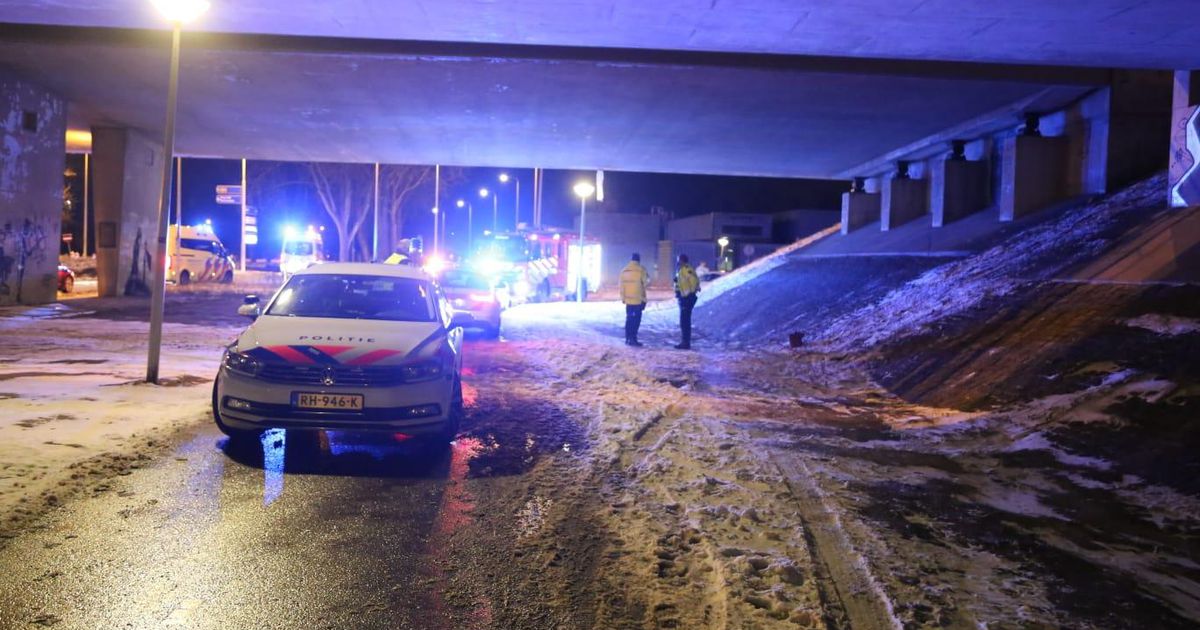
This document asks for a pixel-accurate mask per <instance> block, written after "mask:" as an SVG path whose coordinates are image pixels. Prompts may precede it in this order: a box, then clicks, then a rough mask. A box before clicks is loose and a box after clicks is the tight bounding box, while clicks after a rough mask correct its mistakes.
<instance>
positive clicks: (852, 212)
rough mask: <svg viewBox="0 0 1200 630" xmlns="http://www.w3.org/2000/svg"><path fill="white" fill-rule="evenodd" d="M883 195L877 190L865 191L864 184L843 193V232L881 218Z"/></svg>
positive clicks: (845, 232)
mask: <svg viewBox="0 0 1200 630" xmlns="http://www.w3.org/2000/svg"><path fill="white" fill-rule="evenodd" d="M881 197H882V196H881V194H880V193H877V192H865V191H864V187H863V186H856V187H854V190H853V191H851V192H844V193H841V233H842V234H848V233H850V232H851V230H853V229H858V228H860V227H863V226H865V224H868V223H871V222H875V221H878V220H880V198H881Z"/></svg>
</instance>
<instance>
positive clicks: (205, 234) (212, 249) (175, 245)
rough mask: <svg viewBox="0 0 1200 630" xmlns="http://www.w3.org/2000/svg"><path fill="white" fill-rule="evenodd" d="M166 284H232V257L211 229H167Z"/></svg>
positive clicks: (198, 226)
mask: <svg viewBox="0 0 1200 630" xmlns="http://www.w3.org/2000/svg"><path fill="white" fill-rule="evenodd" d="M167 280H168V281H170V282H174V283H176V284H180V285H184V284H191V283H193V282H223V283H226V284H228V283H230V282H233V257H232V256H230V254H229V251H228V250H226V249H225V246H224V245H222V244H221V239H219V238H217V235H216V234H214V233H213V230H212V226H211V225H209V224H207V223H204V224H201V225H184V226H175V225H172V226H170V227H169V229H168V232H167Z"/></svg>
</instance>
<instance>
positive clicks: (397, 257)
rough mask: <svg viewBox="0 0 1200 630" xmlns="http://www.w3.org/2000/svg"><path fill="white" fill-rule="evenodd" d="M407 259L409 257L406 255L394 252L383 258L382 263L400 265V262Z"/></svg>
mask: <svg viewBox="0 0 1200 630" xmlns="http://www.w3.org/2000/svg"><path fill="white" fill-rule="evenodd" d="M408 261H409V258H408V256H407V255H405V254H401V253H395V254H392V255H391V256H388V257H387V258H385V259H383V264H385V265H401V264H404V263H407V262H408Z"/></svg>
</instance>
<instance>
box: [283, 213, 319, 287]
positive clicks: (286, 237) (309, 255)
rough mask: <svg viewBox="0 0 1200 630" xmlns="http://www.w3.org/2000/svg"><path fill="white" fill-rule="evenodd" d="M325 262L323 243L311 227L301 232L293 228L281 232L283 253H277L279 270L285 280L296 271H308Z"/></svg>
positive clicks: (289, 227)
mask: <svg viewBox="0 0 1200 630" xmlns="http://www.w3.org/2000/svg"><path fill="white" fill-rule="evenodd" d="M324 260H325V243H324V241H323V239H322V238H321V233H320V232H318V231H317V230H316V229H315V228H314V227H313V226H311V225H310V226H308V229H307V230H304V231H303V232H301V231H300V230H297V229H296V228H295V227H293V226H288V227H287V228H285V229H284V231H283V251H281V252H280V253H279V270H280V271H282V272H283V277H284V279H285V280H286V279H287V278H290V277H291V276H292V274H294V273H296V272H297V271H301V270H304V269H308V268H309V267H311V266H312V265H315V264H317V263H320V262H324Z"/></svg>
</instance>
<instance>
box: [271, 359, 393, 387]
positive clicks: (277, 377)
mask: <svg viewBox="0 0 1200 630" xmlns="http://www.w3.org/2000/svg"><path fill="white" fill-rule="evenodd" d="M326 376H332V377H333V384H332V387H388V386H391V385H399V384H401V383H403V382H404V379H403V377H402V376H401V374H400V370H399V369H398V368H396V367H394V366H355V365H292V364H282V363H267V364H265V365H263V366H262V370H261V371H259V373H258V378H260V379H262V380H264V381H271V382H274V383H288V384H291V385H317V386H322V387H324V386H325V377H326Z"/></svg>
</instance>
